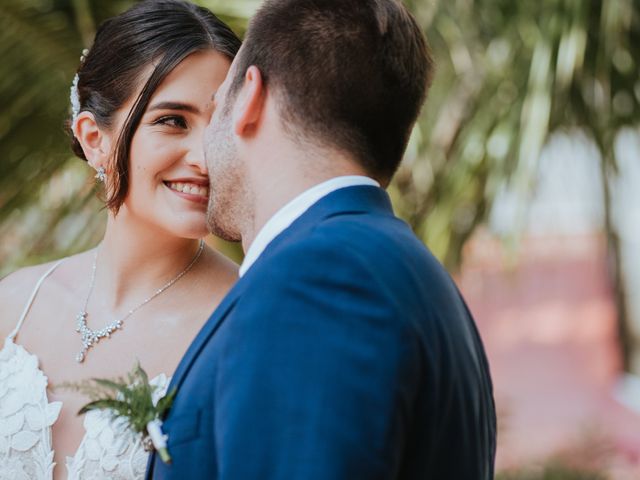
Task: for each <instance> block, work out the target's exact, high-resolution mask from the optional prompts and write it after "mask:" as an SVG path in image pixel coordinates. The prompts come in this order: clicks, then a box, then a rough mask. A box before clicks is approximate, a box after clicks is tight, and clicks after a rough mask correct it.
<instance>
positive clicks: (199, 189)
mask: <svg viewBox="0 0 640 480" xmlns="http://www.w3.org/2000/svg"><path fill="white" fill-rule="evenodd" d="M169 188H170V189H171V190H175V191H176V192H181V193H188V194H190V195H199V196H201V197H207V196H208V195H209V189H208V188H207V187H204V186H201V185H195V184H193V183H180V182H169Z"/></svg>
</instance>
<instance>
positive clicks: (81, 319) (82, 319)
mask: <svg viewBox="0 0 640 480" xmlns="http://www.w3.org/2000/svg"><path fill="white" fill-rule="evenodd" d="M86 321H87V312H80V313H78V315H76V332H79V331H80V330H82V326H83V325H84V324H85V323H86Z"/></svg>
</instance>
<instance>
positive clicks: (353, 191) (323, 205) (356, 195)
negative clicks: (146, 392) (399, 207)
mask: <svg viewBox="0 0 640 480" xmlns="http://www.w3.org/2000/svg"><path fill="white" fill-rule="evenodd" d="M365 211H377V212H378V213H381V214H387V215H393V210H392V208H391V202H390V201H389V197H388V195H387V193H386V192H385V191H384V190H382V189H380V188H377V187H370V186H355V187H347V188H342V189H340V190H336V191H334V192H332V193H330V194H329V195H327V196H326V197H324V198H322V199H320V200H319V201H318V202H317V203H316V204H314V205H312V206H311V207H310V208H309V210H307V211H306V212H305V213H304V214H303V215H302V216H300V218H298V219H297V220H296V221H295V222H293V223H292V224H291V226H289V228H287V229H286V230H285V231H284V232H282V233H281V234H280V235H278V236H277V237H276V238H275V239H274V240H273V241H272V242H271V243H270V244H269V246H268V247H267V249H266V250H265V251H264V252H263V254H262V255H261V256H260V258H259V259H258V261H256V263H255V264H254V265H253V266H252V267H251V268H250V269H249V271H248V272H247V273H246V275H244V276H243V277H242V278H240V279H239V280H238V281H237V282H236V284H235V285H234V287H233V288H232V289H231V291H230V292H229V293H228V294H227V296H226V297H225V298H224V300H223V301H222V303H221V304H220V305H219V306H218V308H216V310H215V311H214V312H213V314H212V315H211V317H209V320H207V323H205V325H204V326H203V327H202V329H201V330H200V332H199V333H198V335H197V336H196V338H195V339H194V340H193V342H192V343H191V345H190V346H189V349H188V350H187V353H185V355H184V357H183V358H182V360H181V361H180V364H179V365H178V368H177V369H176V371H175V373H174V375H173V378H172V380H171V385H170V386H169V388H170V389H171V388H174V387H175V388H177V389H179V388H180V386H181V385H182V382H183V381H184V378H185V376H186V375H187V373H188V372H189V369H190V368H191V365H192V364H193V362H194V360H195V359H196V357H197V356H198V355H199V353H200V352H201V351H202V349H203V348H204V346H205V345H206V343H207V342H208V341H209V339H210V338H211V336H212V335H213V334H214V333H215V332H216V330H217V328H218V326H219V325H220V322H221V321H222V320H223V319H224V318H225V316H226V315H227V314H228V313H229V310H230V309H231V308H232V307H233V305H234V304H235V302H236V301H237V300H238V298H239V297H240V295H241V294H242V292H243V291H244V290H245V288H246V285H247V284H248V283H249V280H250V278H251V276H252V275H251V273H252V270H255V269H256V268H260V264H261V263H263V262H264V260H265V259H266V258H267V257H269V256H270V254H272V253H273V252H274V251H276V250H278V248H277V247H278V245H279V244H280V245H281V244H283V243H285V242H286V240H288V239H292V238H294V239H295V238H296V236H297V235H299V234H301V233H303V232H305V231H306V230H307V229H308V228H312V227H313V226H315V225H316V224H317V223H318V222H319V221H321V220H322V219H324V218H328V217H331V216H333V215H338V214H343V213H349V212H365Z"/></svg>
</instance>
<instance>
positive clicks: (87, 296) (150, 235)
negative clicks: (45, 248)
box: [0, 0, 240, 480]
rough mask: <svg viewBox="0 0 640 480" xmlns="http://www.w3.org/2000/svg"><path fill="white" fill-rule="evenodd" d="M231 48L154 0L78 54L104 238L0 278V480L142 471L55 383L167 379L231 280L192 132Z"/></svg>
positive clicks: (119, 441)
mask: <svg viewBox="0 0 640 480" xmlns="http://www.w3.org/2000/svg"><path fill="white" fill-rule="evenodd" d="M239 47H240V40H239V39H238V38H237V37H236V35H235V34H234V33H233V32H232V31H231V30H230V29H229V28H228V27H227V26H226V25H224V24H223V23H222V22H221V21H220V20H219V19H217V18H216V17H215V16H214V15H213V14H212V13H211V12H209V11H208V10H206V9H204V8H200V7H197V6H195V5H192V4H189V3H187V2H183V1H180V0H155V1H151V2H142V3H139V4H137V5H136V6H134V7H133V8H132V9H130V10H128V11H127V12H125V13H123V14H121V15H119V16H117V17H114V18H111V19H109V20H107V21H106V22H105V23H104V24H103V25H102V26H101V27H100V29H99V30H98V32H97V34H96V38H95V42H94V44H93V46H92V48H91V50H90V51H89V52H85V54H84V55H83V57H82V58H81V63H80V67H79V69H78V72H77V76H76V78H75V79H74V86H73V87H72V94H71V103H72V113H73V115H72V118H71V121H70V130H71V132H72V134H73V148H74V151H75V153H76V154H77V155H79V156H80V157H81V158H83V159H85V160H87V162H88V164H89V165H90V166H91V167H92V168H93V169H95V171H96V178H97V181H99V182H101V183H103V185H104V198H105V203H106V206H107V207H108V210H109V215H108V222H107V227H106V233H105V236H104V239H103V240H102V242H101V243H100V244H99V245H98V246H97V248H95V249H93V250H90V251H87V252H84V253H81V254H78V255H75V256H72V257H69V258H65V259H63V260H61V261H59V262H54V263H50V264H45V265H37V266H34V267H29V268H24V269H22V270H19V271H17V272H15V273H13V274H11V275H9V276H8V277H7V278H5V279H4V280H3V281H2V282H0V305H1V306H2V315H1V318H0V334H2V335H3V338H6V340H5V342H4V347H3V348H2V350H0V479H4V478H11V479H12V480H18V479H50V478H55V479H61V478H79V479H80V478H109V479H134V478H142V477H143V475H144V471H145V467H146V460H147V454H146V453H145V452H144V451H143V449H142V447H141V445H140V442H139V441H138V440H137V439H136V438H135V437H134V436H133V435H132V434H131V433H130V432H129V431H127V430H125V429H124V428H123V427H122V425H121V424H119V423H118V422H113V421H111V419H110V417H109V416H108V414H106V413H105V412H90V413H89V414H87V415H86V416H85V417H84V418H83V417H79V416H77V415H76V413H77V412H78V410H79V409H80V407H81V406H82V405H83V404H84V403H86V402H87V398H85V397H83V396H82V395H80V394H78V393H75V392H70V391H64V390H59V389H55V386H56V385H59V384H60V383H62V382H77V381H81V380H86V379H89V378H94V377H102V378H105V377H106V378H109V377H115V376H121V375H123V374H125V373H127V372H128V371H130V370H131V368H132V367H133V365H134V363H135V362H136V360H139V361H140V364H141V365H142V366H143V368H144V369H145V370H147V372H148V373H149V374H150V377H154V378H153V382H154V383H155V384H156V385H159V386H160V387H162V388H165V389H166V386H167V383H168V378H167V376H166V375H165V374H170V373H171V372H173V371H174V370H175V368H176V366H177V364H178V362H179V360H180V358H181V357H182V355H183V354H184V352H185V351H186V349H187V347H188V346H189V344H190V342H191V340H192V339H193V338H194V337H195V336H196V334H197V332H198V331H199V329H200V327H201V326H202V325H203V323H204V322H205V321H206V319H207V318H208V316H209V314H210V313H211V312H212V311H213V310H214V309H215V307H216V306H217V304H218V303H219V302H220V300H221V299H222V298H223V296H224V295H225V293H226V292H227V291H228V289H229V288H230V286H231V285H232V284H233V282H234V281H235V279H236V276H237V268H236V265H235V264H233V263H232V262H230V261H229V260H227V259H226V258H225V257H224V256H222V255H221V254H219V253H217V252H215V251H213V250H211V249H210V248H208V247H206V246H205V245H204V243H203V242H202V241H201V238H202V237H204V236H205V235H206V234H207V230H206V224H205V211H206V206H207V198H208V189H209V181H208V176H207V170H206V167H205V163H204V158H203V149H202V136H203V130H204V128H205V126H206V125H207V123H208V121H209V118H210V116H211V113H212V109H213V105H212V96H213V94H214V91H215V90H216V88H217V87H218V86H219V85H220V84H221V83H222V81H223V80H224V78H225V75H226V73H227V70H228V68H229V66H230V64H231V60H232V58H233V57H234V55H235V54H236V52H237V50H238V48H239ZM213 188H215V185H214V186H213ZM0 346H2V344H0ZM65 465H66V470H67V472H66V474H65V472H64V466H65Z"/></svg>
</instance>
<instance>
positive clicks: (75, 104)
mask: <svg viewBox="0 0 640 480" xmlns="http://www.w3.org/2000/svg"><path fill="white" fill-rule="evenodd" d="M88 54H89V50H87V49H86V48H85V49H84V50H82V55H81V56H80V63H81V64H82V63H84V61H85V59H86V58H87V55H88ZM79 81H80V77H79V76H78V74H77V73H76V74H75V76H74V77H73V83H72V84H71V92H70V94H69V101H70V102H71V123H72V124H73V123H75V122H76V120H77V119H78V115H79V114H80V94H79V93H78V82H79Z"/></svg>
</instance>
